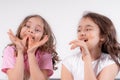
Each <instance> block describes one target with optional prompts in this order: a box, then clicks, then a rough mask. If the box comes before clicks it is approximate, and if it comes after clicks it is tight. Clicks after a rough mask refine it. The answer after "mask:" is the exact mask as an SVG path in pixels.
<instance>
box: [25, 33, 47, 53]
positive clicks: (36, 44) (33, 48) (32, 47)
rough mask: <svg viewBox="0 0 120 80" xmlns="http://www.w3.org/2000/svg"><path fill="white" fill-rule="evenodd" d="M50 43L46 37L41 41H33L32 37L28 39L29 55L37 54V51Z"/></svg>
mask: <svg viewBox="0 0 120 80" xmlns="http://www.w3.org/2000/svg"><path fill="white" fill-rule="evenodd" d="M47 41H48V36H47V35H45V36H44V38H43V39H42V40H40V41H33V39H32V38H31V37H30V38H29V39H28V41H27V42H28V50H27V53H28V54H29V53H35V51H36V49H37V48H38V47H39V46H42V45H44V44H45V43H46V42H47Z"/></svg>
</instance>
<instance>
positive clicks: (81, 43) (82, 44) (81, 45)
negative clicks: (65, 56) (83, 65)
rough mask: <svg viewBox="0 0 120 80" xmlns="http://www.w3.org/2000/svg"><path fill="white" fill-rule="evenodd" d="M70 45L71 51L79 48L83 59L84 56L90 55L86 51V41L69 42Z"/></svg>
mask: <svg viewBox="0 0 120 80" xmlns="http://www.w3.org/2000/svg"><path fill="white" fill-rule="evenodd" d="M70 45H71V50H72V49H75V48H77V47H79V48H80V51H81V52H82V56H83V57H84V56H86V55H90V52H89V50H88V47H87V44H86V41H84V40H73V41H71V42H70Z"/></svg>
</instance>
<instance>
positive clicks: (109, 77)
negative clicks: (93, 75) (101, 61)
mask: <svg viewBox="0 0 120 80" xmlns="http://www.w3.org/2000/svg"><path fill="white" fill-rule="evenodd" d="M118 72H119V67H118V66H117V64H110V65H108V66H106V67H105V68H104V69H103V70H102V71H101V72H100V73H99V75H98V79H99V80H114V79H115V77H116V75H117V74H118Z"/></svg>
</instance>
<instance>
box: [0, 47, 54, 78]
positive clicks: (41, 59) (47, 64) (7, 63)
mask: <svg viewBox="0 0 120 80" xmlns="http://www.w3.org/2000/svg"><path fill="white" fill-rule="evenodd" d="M14 51H15V47H14V46H7V47H6V48H5V50H4V55H3V64H2V69H1V70H2V71H3V72H4V73H6V72H7V70H8V69H11V68H14V65H15V63H16V57H15V54H14ZM27 58H28V57H27V55H25V56H24V63H25V69H26V70H27V71H28V72H29V64H28V59H27ZM36 60H37V62H38V65H39V68H40V69H45V70H47V71H48V76H51V75H52V74H53V64H52V55H51V54H49V53H44V54H41V53H40V51H37V52H36Z"/></svg>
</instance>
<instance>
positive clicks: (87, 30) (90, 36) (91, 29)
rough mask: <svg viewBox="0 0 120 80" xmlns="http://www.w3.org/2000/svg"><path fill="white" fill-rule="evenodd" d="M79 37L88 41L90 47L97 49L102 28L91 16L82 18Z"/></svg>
mask: <svg viewBox="0 0 120 80" xmlns="http://www.w3.org/2000/svg"><path fill="white" fill-rule="evenodd" d="M78 39H79V40H83V41H84V42H86V44H87V46H88V48H89V49H95V48H97V46H98V43H99V42H100V29H99V27H98V25H97V24H95V23H94V22H93V21H92V20H91V19H90V18H82V19H81V21H80V23H79V27H78Z"/></svg>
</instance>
